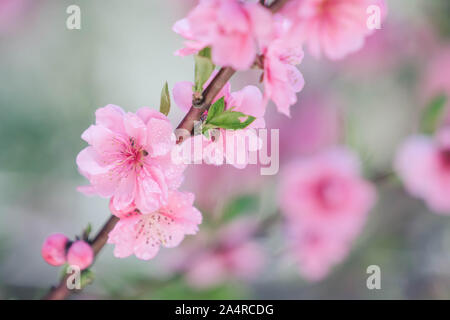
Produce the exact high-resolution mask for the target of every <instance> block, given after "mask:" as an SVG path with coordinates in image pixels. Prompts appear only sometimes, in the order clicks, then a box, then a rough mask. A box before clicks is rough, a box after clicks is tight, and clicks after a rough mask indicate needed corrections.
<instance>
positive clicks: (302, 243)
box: [280, 147, 375, 280]
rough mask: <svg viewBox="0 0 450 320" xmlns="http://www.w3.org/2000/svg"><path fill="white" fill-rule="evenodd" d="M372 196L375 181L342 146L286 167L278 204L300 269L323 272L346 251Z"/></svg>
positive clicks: (314, 274)
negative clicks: (363, 172) (373, 181)
mask: <svg viewBox="0 0 450 320" xmlns="http://www.w3.org/2000/svg"><path fill="white" fill-rule="evenodd" d="M374 202H375V190H374V187H373V186H372V185H371V183H369V182H368V181H366V180H364V179H363V178H362V177H361V176H360V168H359V163H358V159H357V157H356V156H355V155H354V154H353V153H352V152H350V151H349V150H347V149H346V148H343V147H335V148H332V149H330V150H326V151H323V152H322V153H319V154H317V155H314V156H311V157H306V158H303V159H300V160H298V161H296V162H293V163H292V164H290V165H289V166H287V167H286V168H285V171H284V174H283V178H282V185H281V187H280V205H281V210H282V213H283V214H284V215H285V217H286V219H287V222H288V223H287V229H288V230H287V231H288V235H289V240H290V243H291V247H292V250H293V252H294V253H295V256H296V257H297V260H298V263H299V264H300V271H301V273H302V274H303V275H304V276H305V277H306V278H308V279H310V280H320V279H322V278H323V277H325V276H326V275H327V274H328V272H329V271H330V269H331V267H333V266H334V265H335V264H336V263H338V262H340V261H341V260H342V259H343V258H344V257H345V256H346V255H347V254H348V252H349V249H350V245H351V243H352V241H353V240H354V239H355V237H356V236H358V234H359V233H360V231H361V229H362V227H363V226H364V223H365V221H366V217H367V213H368V212H369V210H370V209H371V208H372V206H373V205H374Z"/></svg>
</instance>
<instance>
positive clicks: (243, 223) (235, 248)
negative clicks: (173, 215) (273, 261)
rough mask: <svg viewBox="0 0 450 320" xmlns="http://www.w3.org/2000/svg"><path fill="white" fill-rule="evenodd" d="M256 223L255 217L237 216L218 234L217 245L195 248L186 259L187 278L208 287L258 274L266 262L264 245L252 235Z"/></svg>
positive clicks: (196, 285)
mask: <svg viewBox="0 0 450 320" xmlns="http://www.w3.org/2000/svg"><path fill="white" fill-rule="evenodd" d="M256 226H257V225H256V224H255V223H254V221H253V220H252V221H250V220H247V219H239V220H236V221H235V222H233V223H231V224H230V225H228V226H227V227H225V228H224V229H222V230H221V231H220V232H219V233H218V234H217V236H216V238H217V240H216V241H215V242H216V243H215V245H214V248H213V249H207V250H199V251H197V252H191V253H190V254H189V257H188V259H187V261H185V264H186V265H185V268H186V270H185V271H186V278H187V281H188V282H189V283H190V284H191V285H192V286H193V287H198V288H208V287H212V286H214V285H217V284H220V283H222V282H224V281H226V280H227V279H229V278H230V277H237V278H238V279H242V280H249V279H253V278H255V277H256V276H257V275H258V273H259V272H260V271H261V269H262V267H263V265H264V262H265V255H264V252H263V249H262V248H261V246H260V245H259V244H258V243H257V242H256V241H254V240H252V239H251V237H252V236H253V234H254V233H255V231H256ZM202 248H203V246H202ZM192 257H194V258H192Z"/></svg>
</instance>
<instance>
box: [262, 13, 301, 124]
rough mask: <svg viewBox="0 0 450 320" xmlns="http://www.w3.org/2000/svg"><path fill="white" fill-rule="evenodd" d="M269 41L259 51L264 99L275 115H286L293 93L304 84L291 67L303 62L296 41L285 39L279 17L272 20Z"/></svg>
mask: <svg viewBox="0 0 450 320" xmlns="http://www.w3.org/2000/svg"><path fill="white" fill-rule="evenodd" d="M274 21H275V23H274V34H273V37H274V38H273V39H272V40H271V41H270V42H269V44H268V45H267V46H266V47H265V49H264V50H263V54H264V97H265V99H271V100H272V101H273V102H274V103H275V105H276V106H277V109H278V111H279V112H281V113H283V114H285V115H287V116H289V115H290V111H289V107H290V106H291V105H293V104H295V103H296V102H297V95H296V93H297V92H300V91H301V90H302V89H303V86H304V85H305V80H304V79H303V76H302V74H301V73H300V71H299V70H298V69H297V68H296V67H295V65H298V64H300V63H301V61H302V59H303V49H302V47H301V42H300V41H294V42H292V41H289V40H288V38H287V37H286V33H287V31H288V26H287V24H286V22H287V20H286V19H284V18H283V17H282V16H281V15H277V16H276V17H275V18H274Z"/></svg>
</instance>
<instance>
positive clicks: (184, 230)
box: [108, 191, 202, 260]
mask: <svg viewBox="0 0 450 320" xmlns="http://www.w3.org/2000/svg"><path fill="white" fill-rule="evenodd" d="M193 203H194V195H193V194H192V193H183V192H179V191H170V192H169V198H168V204H167V205H163V206H162V207H161V208H159V210H157V211H155V212H153V213H148V214H142V213H140V212H139V211H137V210H133V211H131V212H121V213H120V214H119V216H120V217H121V219H120V220H119V222H118V223H117V224H116V226H115V227H114V229H113V230H112V231H111V232H110V233H109V238H108V243H112V244H115V248H114V255H115V256H116V257H117V258H125V257H128V256H130V255H132V254H134V255H136V257H137V258H139V259H142V260H149V259H152V258H153V257H154V256H155V255H156V254H157V253H158V251H159V248H160V246H164V247H166V248H173V247H176V246H178V245H179V244H180V243H181V241H182V240H183V239H184V236H185V235H187V234H195V233H197V231H198V225H199V224H200V223H201V221H202V216H201V213H200V211H198V210H197V209H196V208H195V207H193Z"/></svg>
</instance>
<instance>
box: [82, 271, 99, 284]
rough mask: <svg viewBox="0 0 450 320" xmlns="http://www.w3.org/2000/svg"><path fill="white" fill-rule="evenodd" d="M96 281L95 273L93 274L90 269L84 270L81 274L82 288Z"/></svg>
mask: <svg viewBox="0 0 450 320" xmlns="http://www.w3.org/2000/svg"><path fill="white" fill-rule="evenodd" d="M94 279H95V275H94V272H92V271H91V270H90V269H86V270H83V271H82V272H81V281H80V285H81V288H84V287H86V286H87V285H89V284H91V283H92V282H94Z"/></svg>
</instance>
